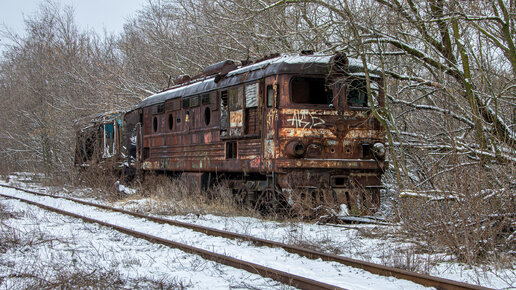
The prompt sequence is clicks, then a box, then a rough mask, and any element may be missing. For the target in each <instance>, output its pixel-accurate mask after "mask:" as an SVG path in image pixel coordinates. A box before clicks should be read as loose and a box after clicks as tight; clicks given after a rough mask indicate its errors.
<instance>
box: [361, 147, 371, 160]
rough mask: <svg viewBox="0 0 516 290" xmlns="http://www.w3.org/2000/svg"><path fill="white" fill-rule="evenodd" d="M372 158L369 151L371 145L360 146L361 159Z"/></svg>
mask: <svg viewBox="0 0 516 290" xmlns="http://www.w3.org/2000/svg"><path fill="white" fill-rule="evenodd" d="M372 156H373V151H372V150H371V144H362V157H363V158H369V157H372Z"/></svg>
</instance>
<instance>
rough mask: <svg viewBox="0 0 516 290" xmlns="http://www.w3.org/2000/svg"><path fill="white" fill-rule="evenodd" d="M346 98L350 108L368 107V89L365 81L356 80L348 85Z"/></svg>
mask: <svg viewBox="0 0 516 290" xmlns="http://www.w3.org/2000/svg"><path fill="white" fill-rule="evenodd" d="M346 95H347V96H346V98H347V102H348V106H350V107H367V106H368V104H367V89H366V80H365V79H354V80H352V81H351V82H349V83H348V87H347V90H346Z"/></svg>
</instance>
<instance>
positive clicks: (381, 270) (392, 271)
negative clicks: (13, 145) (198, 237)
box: [0, 184, 489, 290]
mask: <svg viewBox="0 0 516 290" xmlns="http://www.w3.org/2000/svg"><path fill="white" fill-rule="evenodd" d="M0 186H3V187H8V188H13V189H16V190H21V191H24V192H27V193H31V194H35V195H40V196H46V197H52V198H62V199H65V200H70V201H73V202H77V203H80V204H84V205H89V206H93V207H98V208H102V209H105V210H110V211H115V212H119V213H124V214H128V215H132V216H134V217H139V218H144V219H147V220H150V221H153V222H157V223H163V224H169V225H173V226H178V227H184V228H188V229H191V230H193V231H197V232H201V233H204V234H207V235H211V236H219V237H224V238H229V239H239V240H244V241H249V242H252V243H254V244H256V245H261V246H267V247H275V248H282V249H284V250H285V251H287V252H290V253H294V254H297V255H300V256H303V257H307V258H310V259H321V260H323V261H332V262H338V263H341V264H343V265H347V266H351V267H354V268H359V269H363V270H365V271H368V272H370V273H373V274H377V275H381V276H388V277H395V278H398V279H404V280H409V281H412V282H414V283H417V284H420V285H423V286H426V287H436V288H437V289H450V290H451V289H489V288H486V287H482V286H479V285H473V284H468V283H464V282H458V281H454V280H450V279H445V278H440V277H435V276H431V275H426V274H420V273H416V272H412V271H407V270H403V269H398V268H394V267H389V266H385V265H379V264H375V263H370V262H366V261H360V260H356V259H352V258H347V257H343V256H339V255H332V254H327V253H323V252H318V251H314V250H310V249H305V248H301V247H297V246H292V245H287V244H284V243H280V242H276V241H271V240H266V239H262V238H257V237H253V236H249V235H243V234H237V233H233V232H228V231H224V230H219V229H214V228H210V227H205V226H201V225H195V224H189V223H185V222H181V221H176V220H172V219H166V218H160V217H154V216H147V215H144V214H141V213H137V212H132V211H128V210H124V209H119V208H114V207H111V206H107V205H102V204H96V203H92V202H88V201H84V200H80V199H76V198H72V197H63V196H55V195H51V194H46V193H41V192H35V191H31V190H26V189H23V188H19V187H15V186H8V185H2V184H0ZM0 195H2V196H4V195H3V194H0ZM9 197H11V196H9ZM106 225H107V226H111V225H109V224H107V223H106ZM112 227H114V228H115V227H118V226H114V225H113V226H112ZM129 231H131V230H129ZM186 247H188V246H186ZM185 251H186V250H185ZM201 251H204V250H201ZM200 255H201V254H200ZM201 256H202V255H201ZM224 257H225V256H224ZM244 263H246V262H244ZM260 267H261V266H260ZM241 269H243V268H241ZM250 272H251V271H250ZM253 273H256V272H253ZM257 274H259V273H257ZM259 275H261V274H259ZM262 276H263V275H262ZM264 277H265V276H264ZM269 278H272V277H269ZM272 279H274V278H272ZM274 280H276V281H280V280H277V279H274ZM280 282H283V283H285V282H284V281H280ZM332 287H334V286H332ZM334 288H335V287H334ZM334 288H333V289H334ZM307 289H310V288H307ZM311 289H314V288H311Z"/></svg>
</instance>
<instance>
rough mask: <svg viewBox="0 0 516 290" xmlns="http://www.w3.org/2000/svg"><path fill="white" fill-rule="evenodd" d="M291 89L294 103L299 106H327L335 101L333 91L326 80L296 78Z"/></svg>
mask: <svg viewBox="0 0 516 290" xmlns="http://www.w3.org/2000/svg"><path fill="white" fill-rule="evenodd" d="M291 88H292V90H291V93H292V102H294V103H297V104H312V105H327V104H331V103H332V100H333V90H332V89H331V87H329V86H328V85H327V84H326V79H324V78H305V77H296V78H293V79H292V82H291Z"/></svg>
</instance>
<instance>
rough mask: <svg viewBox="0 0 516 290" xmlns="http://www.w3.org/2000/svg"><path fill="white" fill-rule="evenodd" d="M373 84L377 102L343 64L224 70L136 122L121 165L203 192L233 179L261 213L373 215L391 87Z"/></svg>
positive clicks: (226, 65)
mask: <svg viewBox="0 0 516 290" xmlns="http://www.w3.org/2000/svg"><path fill="white" fill-rule="evenodd" d="M370 76H371V85H370V88H371V95H368V94H367V90H366V79H365V74H364V70H363V66H362V65H361V63H360V62H359V61H357V60H354V59H348V58H347V57H346V56H345V55H343V54H335V55H317V54H310V55H294V56H292V55H284V56H276V57H272V58H270V59H266V60H263V61H259V62H256V63H254V64H251V65H247V66H241V67H237V66H236V65H235V64H234V63H233V62H232V61H225V62H221V63H218V64H215V65H212V66H210V67H208V68H206V70H205V71H204V74H203V75H202V77H200V78H198V79H194V80H190V78H189V77H182V80H183V81H185V83H183V84H180V85H177V86H175V87H172V88H170V89H168V90H166V91H164V92H161V93H158V94H155V95H152V96H150V97H148V98H146V99H145V100H143V101H142V102H141V103H140V104H138V105H137V106H136V108H134V109H133V110H131V111H129V112H126V113H125V114H124V115H123V122H122V123H123V124H122V129H121V135H122V139H121V140H122V141H121V142H120V149H119V150H118V151H117V152H120V154H119V157H118V158H120V159H121V162H123V163H125V164H126V166H129V167H131V168H135V169H140V170H143V171H167V172H175V173H180V174H181V176H182V178H183V179H184V180H185V181H186V182H187V183H188V184H190V185H192V186H193V187H194V188H195V187H196V186H197V187H199V188H207V187H209V186H210V184H211V183H213V181H214V180H217V179H220V178H221V177H223V178H224V179H225V180H227V181H228V184H229V186H230V187H231V188H232V189H233V190H234V192H235V194H236V195H237V196H236V197H237V198H238V199H239V200H240V201H242V202H248V203H250V204H253V205H258V206H265V205H271V204H272V206H273V207H275V206H280V205H289V206H290V207H294V208H295V207H301V208H303V207H307V208H314V207H316V206H318V205H326V206H330V207H333V208H338V207H339V206H340V205H343V204H345V205H347V208H348V209H349V210H353V211H354V212H356V213H359V214H364V213H370V212H372V211H375V210H376V209H377V208H378V206H379V202H380V201H379V200H380V199H379V189H380V187H381V182H380V179H381V175H382V173H383V169H384V163H385V162H384V158H385V147H384V138H385V129H384V128H383V127H382V126H381V124H380V122H379V121H378V120H377V119H376V118H375V117H374V114H373V113H372V108H371V106H374V107H382V106H383V105H384V98H383V91H382V87H383V85H382V78H381V77H380V76H379V75H378V74H374V73H372V74H371V75H370ZM110 122H111V121H110ZM99 136H101V137H102V136H103V135H102V134H99ZM104 136H105V134H104ZM100 143H102V142H100ZM104 143H105V142H104ZM78 147H80V146H78ZM79 159H80V158H79ZM80 160H84V158H83V159H80ZM79 163H80V162H79Z"/></svg>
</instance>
